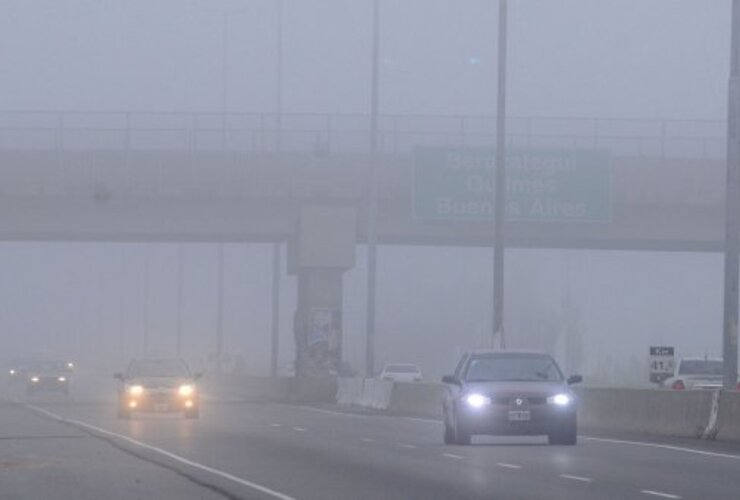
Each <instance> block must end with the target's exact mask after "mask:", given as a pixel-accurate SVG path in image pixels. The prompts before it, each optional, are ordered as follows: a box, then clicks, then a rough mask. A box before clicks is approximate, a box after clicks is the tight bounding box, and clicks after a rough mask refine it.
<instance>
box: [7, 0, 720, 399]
mask: <svg viewBox="0 0 740 500" xmlns="http://www.w3.org/2000/svg"><path fill="white" fill-rule="evenodd" d="M275 5H276V2H275V1H274V0H244V1H237V0H231V1H216V2H214V1H205V0H201V1H197V0H168V1H158V2H148V1H139V0H136V1H127V2H118V1H114V0H106V1H92V0H87V1H83V0H79V1H70V2H59V1H58V0H45V1H42V0H39V1H34V2H27V1H21V0H15V1H13V0H0V10H2V15H1V16H0V67H2V74H3V77H2V79H1V80H2V81H1V82H0V114H2V112H3V111H26V110H28V111H57V110H67V111H143V112H148V111H152V112H154V111H175V112H185V113H187V112H193V111H207V112H216V113H219V112H222V111H226V112H233V113H241V112H266V113H273V112H274V111H275V109H276V99H277V91H276V86H277V80H276V67H277V63H276V53H277V52H276V28H275V27H276V26H277V23H278V19H277V12H276V8H275ZM381 5H382V6H381V30H380V112H381V113H383V114H398V115H455V116H460V115H494V114H495V112H496V108H495V97H496V37H497V32H496V23H497V5H496V2H491V1H489V0H401V1H385V0H383V1H382V2H381ZM509 8H510V18H509V22H510V24H509V36H510V38H509V49H510V50H509V76H508V85H509V94H508V104H509V113H510V115H511V116H516V117H531V116H534V117H568V118H573V117H587V118H603V119H609V118H645V119H658V120H662V119H679V120H713V121H717V122H722V120H724V119H725V116H726V105H727V103H726V100H727V97H726V95H727V76H728V61H729V57H728V50H729V33H730V23H729V11H730V2H729V0H712V1H710V2H708V1H701V0H652V1H650V2H645V1H641V0H609V1H607V0H602V1H593V0H557V1H546V0H513V1H511V2H510V7H509ZM370 28H371V2H369V1H365V0H311V1H306V0H285V1H284V19H283V33H284V49H283V51H284V58H283V82H282V89H283V90H282V96H283V101H282V109H283V111H284V112H285V113H304V112H310V113H359V114H365V113H368V110H369V95H370V80H371V79H370V67H371V66H370V51H371V29H370ZM16 119H18V118H17V117H15V118H13V117H10V118H8V117H4V118H3V126H5V127H12V126H13V125H14V122H13V120H16ZM636 126H637V125H636ZM720 129H721V128H720ZM635 133H636V134H639V131H636V132H635ZM692 133H693V131H692V130H691V129H690V127H689V129H687V132H686V134H687V135H688V138H689V139H691V138H692V135H691V134H692ZM694 138H695V137H694ZM714 159H715V160H721V158H714ZM654 185H656V186H659V185H657V184H654ZM688 196H691V195H688ZM656 197H658V198H659V197H660V193H658V194H656ZM223 251H224V261H223V265H224V268H223V269H224V279H223V300H222V301H219V292H218V286H219V280H218V257H217V256H218V243H216V242H198V241H190V242H146V241H139V242H114V241H105V239H104V238H103V241H97V242H89V241H88V242H80V241H77V242H75V241H67V242H64V241H55V242H45V241H35V242H18V241H5V242H2V243H0V342H1V345H2V346H3V349H2V356H3V357H6V358H11V357H14V356H27V355H43V356H47V355H58V356H63V357H67V358H70V359H75V360H79V363H80V365H81V366H87V367H91V368H92V369H94V370H99V371H101V372H106V371H110V372H112V371H113V370H114V369H118V368H119V367H121V365H123V364H124V363H125V362H127V360H128V359H129V358H131V357H134V356H142V355H147V354H156V353H163V354H164V355H174V354H175V351H174V349H175V347H174V346H175V338H176V336H177V334H178V330H179V331H180V333H181V335H182V346H183V347H182V355H183V356H184V357H185V358H186V359H188V360H189V361H190V362H191V363H192V364H194V365H195V366H201V367H203V368H204V369H206V370H207V369H208V368H209V356H211V355H212V354H213V353H214V349H215V337H216V331H217V329H218V325H219V321H222V328H223V335H224V350H225V352H226V353H227V354H229V355H231V356H233V357H234V358H235V359H239V360H240V361H239V362H238V363H236V365H238V369H239V370H243V371H245V372H246V373H250V374H255V375H267V374H268V373H269V369H270V366H269V360H270V357H269V352H270V329H271V287H272V274H271V269H272V245H271V244H268V243H264V242H253V243H250V242H241V243H234V242H231V243H225V244H224V247H223ZM281 251H282V253H283V254H285V251H286V250H285V245H282V246H281ZM365 255H366V251H365V247H364V246H363V245H360V246H358V249H357V256H356V266H355V267H354V268H353V269H351V270H349V271H348V272H347V273H346V274H345V275H344V299H343V323H344V324H343V330H344V348H343V350H344V357H345V359H346V360H347V362H348V363H349V364H350V365H351V366H352V367H353V368H355V369H357V370H358V371H362V370H363V367H364V356H365V354H364V345H365V344H364V342H365V340H364V332H365V314H366V309H365V306H366V299H365V297H366V257H365ZM506 259H507V260H506V265H507V276H506V280H507V282H506V285H507V293H506V336H507V344H508V346H509V347H523V348H535V349H543V350H547V351H550V352H552V353H554V354H556V355H557V356H558V358H559V359H561V360H562V363H563V364H564V365H565V367H566V370H568V371H570V372H574V373H575V372H579V373H583V374H584V376H585V377H586V381H587V382H589V383H592V384H596V385H598V384H616V385H630V386H634V385H644V384H646V383H647V351H648V346H650V345H672V346H675V347H676V349H677V354H679V355H693V356H703V355H712V356H719V355H721V328H722V316H721V312H722V272H723V268H722V257H721V254H719V253H716V252H681V251H676V252H662V251H620V250H608V249H601V250H588V249H570V250H568V249H518V248H514V249H510V250H509V251H508V252H507V255H506ZM378 262H379V269H378V310H377V359H376V364H377V365H378V366H381V365H382V363H384V362H387V361H410V362H416V363H418V364H419V366H420V367H421V370H422V372H423V373H424V375H425V378H427V379H429V380H434V379H437V378H438V376H440V375H442V374H443V373H445V372H447V371H449V370H451V369H452V368H453V367H454V363H455V362H456V360H457V358H458V356H459V354H460V353H461V352H462V351H463V350H464V349H467V348H470V347H483V346H486V345H488V342H489V339H490V335H491V328H492V327H491V323H492V313H491V303H492V267H493V264H492V252H491V249H490V248H482V247H467V248H465V247H448V246H446V247H434V246H429V245H425V246H412V245H403V246H401V245H382V246H381V247H380V249H379V261H378ZM282 265H283V268H284V267H285V258H283V261H282ZM296 293H297V291H296V278H295V276H289V275H288V274H287V273H286V272H285V270H283V276H282V278H281V294H280V312H281V313H280V335H281V340H280V359H279V365H280V370H281V373H282V372H285V373H289V372H290V370H291V368H290V365H291V362H292V359H293V356H294V340H293V324H292V323H293V314H294V311H295V307H296ZM219 315H222V320H219ZM569 342H570V343H571V344H570V345H571V347H570V348H567V347H566V344H568V343H569ZM574 345H575V346H576V347H573V346H574ZM234 369H237V368H234Z"/></svg>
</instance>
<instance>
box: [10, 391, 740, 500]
mask: <svg viewBox="0 0 740 500" xmlns="http://www.w3.org/2000/svg"><path fill="white" fill-rule="evenodd" d="M114 410H115V408H114V405H113V404H112V401H102V400H100V399H99V398H97V399H95V398H92V399H84V398H79V397H77V398H75V397H74V396H73V397H72V398H71V399H69V400H67V399H65V398H63V397H54V396H50V397H41V398H34V399H32V400H25V401H24V400H23V398H20V400H17V402H10V400H9V399H6V400H5V402H3V403H2V404H0V425H1V426H2V427H1V429H0V441H1V442H2V447H0V485H1V486H0V498H2V499H5V498H8V499H42V498H53V499H62V500H64V499H73V498H74V499H83V500H84V499H99V498H106V499H109V500H110V499H117V498H157V499H164V500H167V499H170V498H177V499H181V498H184V499H189V498H194V499H196V498H197V499H200V498H204V499H211V498H249V499H252V498H254V499H263V498H264V499H275V498H279V499H285V500H287V499H291V498H294V499H315V500H327V499H348V498H352V499H417V498H418V499H456V498H471V499H473V498H487V499H490V498H501V499H517V498H521V499H537V498H546V499H548V500H552V499H593V498H613V499H624V498H636V499H650V498H674V499H676V498H686V499H689V498H696V499H713V498H717V499H728V498H740V445H738V446H735V445H723V446H722V447H718V446H711V445H709V446H706V445H702V444H701V443H699V442H692V441H687V440H665V439H663V440H662V441H660V443H658V442H656V441H651V440H650V439H644V440H636V439H632V440H629V441H623V440H619V439H609V438H605V437H596V436H588V435H586V436H584V435H581V436H580V437H579V443H578V445H577V446H574V447H567V446H547V445H546V444H545V440H544V438H525V439H514V438H497V439H480V440H476V441H474V444H473V446H470V447H461V446H445V445H443V444H442V442H441V433H442V429H441V424H440V423H439V422H436V421H433V420H426V419H416V418H407V417H390V416H378V415H367V414H358V413H348V412H344V411H341V410H338V409H336V408H331V407H323V408H320V407H306V406H291V405H282V404H274V403H250V402H241V401H238V400H231V401H228V400H221V401H215V400H214V401H206V402H205V403H204V407H203V410H202V416H201V419H200V420H197V421H189V420H183V419H181V418H179V417H178V416H174V415H164V414H163V415H143V416H140V417H139V418H134V419H133V420H131V421H119V420H117V419H116V418H115V411H114Z"/></svg>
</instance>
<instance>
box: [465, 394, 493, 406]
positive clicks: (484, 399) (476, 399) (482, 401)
mask: <svg viewBox="0 0 740 500" xmlns="http://www.w3.org/2000/svg"><path fill="white" fill-rule="evenodd" d="M463 399H464V401H465V402H466V403H467V404H468V406H470V407H472V408H482V407H484V406H487V405H490V404H491V398H489V397H488V396H484V395H483V394H468V395H467V396H465V397H464V398H463Z"/></svg>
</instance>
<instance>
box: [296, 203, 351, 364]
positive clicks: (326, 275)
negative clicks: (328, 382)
mask: <svg viewBox="0 0 740 500" xmlns="http://www.w3.org/2000/svg"><path fill="white" fill-rule="evenodd" d="M356 237H357V217H356V210H355V209H354V207H341V206H340V207H335V206H331V207H326V206H307V207H303V208H302V209H301V213H300V216H299V220H298V228H297V231H296V235H295V237H294V238H293V240H292V241H291V243H290V245H289V252H288V270H289V272H290V273H291V274H294V275H296V276H297V277H298V305H297V309H296V313H295V316H294V335H295V342H296V374H297V375H298V376H299V377H320V376H327V375H331V374H335V373H337V372H338V371H339V370H340V367H341V364H342V276H343V274H344V272H345V271H346V270H347V269H350V268H352V267H353V266H354V264H355V245H356Z"/></svg>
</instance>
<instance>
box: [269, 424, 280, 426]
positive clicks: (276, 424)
mask: <svg viewBox="0 0 740 500" xmlns="http://www.w3.org/2000/svg"><path fill="white" fill-rule="evenodd" d="M270 427H282V424H270Z"/></svg>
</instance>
